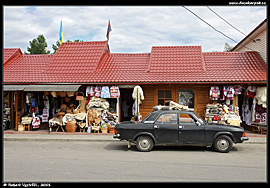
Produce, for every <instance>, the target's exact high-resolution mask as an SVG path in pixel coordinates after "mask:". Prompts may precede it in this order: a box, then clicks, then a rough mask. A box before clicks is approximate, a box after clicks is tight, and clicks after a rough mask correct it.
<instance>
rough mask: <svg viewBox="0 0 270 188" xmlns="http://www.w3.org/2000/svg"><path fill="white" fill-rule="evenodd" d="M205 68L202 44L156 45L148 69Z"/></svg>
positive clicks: (159, 70)
mask: <svg viewBox="0 0 270 188" xmlns="http://www.w3.org/2000/svg"><path fill="white" fill-rule="evenodd" d="M186 65H188V66H186ZM204 70H205V65H204V60H203V56H202V49H201V46H157V47H156V46H154V47H152V52H151V57H150V62H149V66H148V70H147V71H148V72H183V71H184V72H202V71H204Z"/></svg>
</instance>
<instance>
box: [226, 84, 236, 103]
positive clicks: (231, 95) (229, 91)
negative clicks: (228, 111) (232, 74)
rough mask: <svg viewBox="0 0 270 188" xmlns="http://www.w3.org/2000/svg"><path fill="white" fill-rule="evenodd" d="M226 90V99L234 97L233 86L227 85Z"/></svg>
mask: <svg viewBox="0 0 270 188" xmlns="http://www.w3.org/2000/svg"><path fill="white" fill-rule="evenodd" d="M226 91H227V98H226V99H228V100H233V99H234V93H235V91H234V88H233V86H228V87H227V89H226Z"/></svg>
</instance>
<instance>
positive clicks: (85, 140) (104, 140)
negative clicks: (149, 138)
mask: <svg viewBox="0 0 270 188" xmlns="http://www.w3.org/2000/svg"><path fill="white" fill-rule="evenodd" d="M4 141H52V142H55V141H58V142H61V141H66V142H73V141H76V142H78V141H80V142H120V140H109V139H102V140H98V139H77V138H73V139H72V138H62V139H58V138H50V139H47V138H4Z"/></svg>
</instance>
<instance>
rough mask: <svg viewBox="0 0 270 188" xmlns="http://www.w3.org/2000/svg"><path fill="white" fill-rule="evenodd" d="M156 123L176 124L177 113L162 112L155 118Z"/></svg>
mask: <svg viewBox="0 0 270 188" xmlns="http://www.w3.org/2000/svg"><path fill="white" fill-rule="evenodd" d="M156 123H158V124H177V115H176V114H162V115H161V116H159V118H158V119H157V121H156Z"/></svg>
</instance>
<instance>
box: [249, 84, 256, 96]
mask: <svg viewBox="0 0 270 188" xmlns="http://www.w3.org/2000/svg"><path fill="white" fill-rule="evenodd" d="M247 90H248V97H250V98H254V97H255V93H256V87H255V86H248V88H247Z"/></svg>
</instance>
